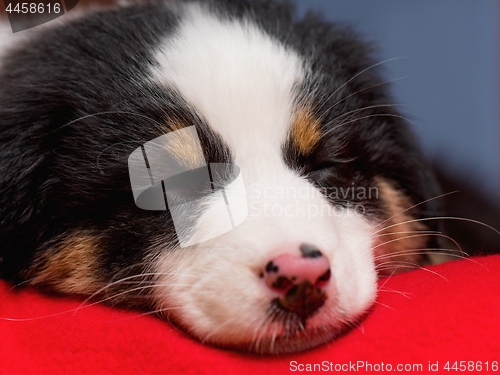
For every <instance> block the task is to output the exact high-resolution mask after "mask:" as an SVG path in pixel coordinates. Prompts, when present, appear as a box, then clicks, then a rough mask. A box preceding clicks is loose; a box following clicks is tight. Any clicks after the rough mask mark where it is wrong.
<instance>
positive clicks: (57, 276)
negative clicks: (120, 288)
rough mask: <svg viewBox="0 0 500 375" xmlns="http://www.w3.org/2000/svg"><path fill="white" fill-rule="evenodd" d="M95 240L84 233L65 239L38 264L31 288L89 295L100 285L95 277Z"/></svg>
mask: <svg viewBox="0 0 500 375" xmlns="http://www.w3.org/2000/svg"><path fill="white" fill-rule="evenodd" d="M98 246H99V245H98V239H97V238H96V237H95V236H93V235H91V234H89V233H85V232H76V233H73V234H72V235H70V236H68V237H66V239H65V240H63V241H62V242H61V243H60V244H59V245H58V246H56V247H55V248H53V249H52V250H51V251H49V252H48V253H47V254H44V255H43V256H42V258H41V259H40V261H39V265H38V267H37V268H38V272H37V273H36V276H35V277H34V278H33V279H32V284H45V285H50V286H51V288H52V289H53V290H55V291H58V292H62V293H71V294H87V295H88V294H91V293H94V292H95V291H97V290H98V289H99V288H100V287H102V285H103V284H104V283H103V282H102V281H101V280H99V277H98V276H97V275H98V274H99V261H98Z"/></svg>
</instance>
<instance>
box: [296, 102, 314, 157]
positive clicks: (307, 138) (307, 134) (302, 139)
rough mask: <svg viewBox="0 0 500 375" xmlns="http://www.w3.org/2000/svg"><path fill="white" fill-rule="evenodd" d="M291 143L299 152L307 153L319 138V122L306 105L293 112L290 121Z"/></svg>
mask: <svg viewBox="0 0 500 375" xmlns="http://www.w3.org/2000/svg"><path fill="white" fill-rule="evenodd" d="M291 136H292V143H293V145H294V146H295V148H297V150H299V152H300V153H302V154H304V155H308V154H310V153H311V152H312V150H313V149H314V147H315V146H316V144H317V143H318V141H319V140H320V138H321V131H320V123H319V120H318V119H317V118H316V117H315V116H314V114H313V112H312V110H311V109H310V108H308V107H301V108H299V109H298V110H297V112H295V115H294V118H293V123H292V133H291Z"/></svg>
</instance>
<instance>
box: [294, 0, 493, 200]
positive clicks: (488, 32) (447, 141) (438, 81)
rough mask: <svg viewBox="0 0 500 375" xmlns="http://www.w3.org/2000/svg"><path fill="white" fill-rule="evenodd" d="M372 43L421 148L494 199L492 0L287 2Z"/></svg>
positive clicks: (324, 0)
mask: <svg viewBox="0 0 500 375" xmlns="http://www.w3.org/2000/svg"><path fill="white" fill-rule="evenodd" d="M294 2H295V3H296V6H297V10H298V13H299V15H303V14H305V12H306V11H307V10H310V9H312V10H315V11H319V12H321V13H322V14H323V15H324V17H326V18H327V19H329V20H336V21H341V22H347V23H348V24H350V25H352V26H353V27H354V28H355V29H356V30H357V31H359V32H360V33H361V35H362V36H363V38H364V39H365V40H374V41H376V42H377V44H378V47H379V54H378V60H380V61H382V60H385V59H390V58H399V57H401V59H397V60H394V61H391V62H388V63H386V64H384V67H385V78H386V79H388V80H392V79H398V78H401V77H405V76H408V75H409V77H407V78H404V79H401V80H398V81H397V82H395V83H394V84H393V93H394V96H395V98H396V102H397V103H402V104H405V105H408V107H403V108H402V111H403V113H404V114H405V115H406V116H407V117H409V118H410V119H411V120H412V123H413V126H414V129H415V132H416V133H417V134H418V136H419V138H420V140H421V143H422V146H423V147H424V149H425V151H426V152H427V153H428V154H429V155H431V156H432V157H433V158H434V159H435V160H437V161H439V162H440V163H442V164H444V165H445V166H446V167H447V169H448V170H450V171H451V172H452V173H454V174H455V175H458V176H461V177H462V178H464V179H465V180H467V181H469V182H470V183H471V184H473V185H474V187H475V188H476V189H478V190H480V191H483V192H485V193H486V194H487V195H488V196H489V197H491V198H494V199H495V200H496V202H500V189H498V187H499V185H500V165H499V164H500V152H499V142H500V134H499V127H498V123H499V121H498V120H499V113H498V110H497V104H498V103H499V90H498V86H499V85H498V84H499V82H500V81H499V77H498V71H499V64H498V60H499V51H498V36H499V32H498V26H497V21H498V19H499V17H498V16H499V15H500V12H499V5H500V4H499V2H497V1H496V0H474V1H471V0H418V1H404V0H309V1H308V0H294Z"/></svg>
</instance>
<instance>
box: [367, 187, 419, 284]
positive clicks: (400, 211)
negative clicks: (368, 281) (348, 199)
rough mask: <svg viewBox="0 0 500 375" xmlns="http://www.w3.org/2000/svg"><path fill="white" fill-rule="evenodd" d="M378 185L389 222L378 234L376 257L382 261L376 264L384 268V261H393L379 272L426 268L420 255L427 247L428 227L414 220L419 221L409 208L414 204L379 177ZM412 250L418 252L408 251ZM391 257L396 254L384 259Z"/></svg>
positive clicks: (385, 273) (386, 272)
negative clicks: (424, 233)
mask: <svg viewBox="0 0 500 375" xmlns="http://www.w3.org/2000/svg"><path fill="white" fill-rule="evenodd" d="M376 184H377V187H378V189H379V197H380V199H381V200H382V206H383V208H384V210H385V212H386V217H387V219H386V220H387V221H386V222H384V224H383V228H384V229H383V230H381V231H380V232H379V233H377V234H376V241H375V244H374V246H375V249H374V255H375V257H382V259H379V260H377V259H376V262H375V263H376V264H377V265H381V264H382V263H384V262H390V263H388V264H386V265H381V267H382V269H381V270H379V274H380V275H381V276H388V275H392V274H394V273H399V272H402V271H405V270H408V269H411V268H412V264H413V265H414V268H416V267H418V266H419V265H420V266H421V265H424V264H425V256H423V255H422V254H421V253H423V252H424V251H425V250H423V249H426V248H427V243H428V240H429V238H428V236H427V235H422V234H421V232H422V231H425V230H427V227H426V226H425V225H424V224H423V223H422V222H420V221H412V220H414V219H416V218H415V217H414V216H413V215H412V213H411V210H408V209H409V208H410V207H412V206H413V203H412V202H411V201H410V199H409V198H408V197H407V196H406V195H405V194H404V193H403V192H401V191H399V190H397V189H396V188H394V186H393V185H392V184H391V183H390V182H389V181H387V180H385V179H383V178H377V179H376ZM405 210H407V211H405ZM409 221H412V222H409ZM377 229H380V227H377ZM419 249H422V250H419ZM411 250H416V251H412V252H408V251H411ZM416 253H419V254H416ZM389 254H394V255H393V256H388V257H384V255H389ZM398 263H399V264H400V266H398Z"/></svg>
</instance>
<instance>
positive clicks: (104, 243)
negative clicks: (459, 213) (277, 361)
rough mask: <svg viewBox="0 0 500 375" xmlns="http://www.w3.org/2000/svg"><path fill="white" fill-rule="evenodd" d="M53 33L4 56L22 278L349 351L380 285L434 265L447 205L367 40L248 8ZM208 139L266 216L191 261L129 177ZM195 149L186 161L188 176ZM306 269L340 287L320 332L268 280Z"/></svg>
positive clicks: (5, 198)
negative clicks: (323, 270)
mask: <svg viewBox="0 0 500 375" xmlns="http://www.w3.org/2000/svg"><path fill="white" fill-rule="evenodd" d="M2 27H3V25H2ZM35 30H36V29H34V30H31V31H30V32H29V34H26V35H29V38H25V40H24V41H23V42H22V43H10V44H9V43H7V44H8V47H5V48H4V49H3V50H2V51H0V57H1V60H0V82H1V84H0V126H1V127H0V142H1V144H2V146H1V147H0V160H1V163H0V240H1V243H2V246H1V249H0V256H1V260H0V274H1V275H2V277H3V278H6V279H10V280H13V281H14V282H22V281H26V282H27V283H28V284H33V285H39V286H43V287H44V288H47V289H50V290H53V291H58V292H62V293H76V294H81V295H87V296H92V297H94V298H96V299H98V300H104V301H107V302H109V303H117V304H121V305H127V306H139V307H142V308H146V309H152V310H157V311H158V312H160V313H161V314H162V315H163V316H165V317H166V318H167V319H168V320H170V321H172V322H174V323H175V324H177V325H179V326H180V327H182V328H183V329H185V330H186V331H188V332H190V333H192V334H193V335H194V336H196V337H197V338H199V339H200V340H202V341H204V342H209V343H213V344H216V345H221V346H225V347H239V348H245V349H249V350H252V351H259V352H282V351H295V350H301V349H305V348H308V347H311V346H313V345H317V344H319V343H322V342H325V341H327V340H329V339H331V338H333V337H334V336H336V335H337V334H338V333H339V332H341V331H342V330H343V329H345V328H346V327H347V326H349V325H351V324H354V323H355V322H357V321H358V320H359V319H360V318H361V317H362V316H363V315H364V314H365V313H366V312H367V311H368V310H369V308H370V306H371V305H372V304H373V302H374V300H375V297H376V292H377V287H376V281H377V274H388V273H392V272H394V271H397V270H398V266H399V265H408V264H409V263H411V264H418V263H422V261H423V259H422V258H421V257H420V256H418V255H412V254H415V253H419V252H420V251H416V252H415V251H413V252H412V250H414V249H417V250H418V249H424V248H426V247H428V246H429V241H430V240H431V238H430V237H429V236H425V235H424V234H425V233H428V232H425V231H426V230H429V229H434V228H433V222H429V223H428V222H425V221H424V222H421V221H414V220H413V219H420V218H425V217H427V216H429V215H432V213H433V211H434V210H435V208H434V203H433V202H434V201H432V200H431V201H429V202H427V203H425V202H424V201H426V200H427V199H429V198H433V197H434V196H436V194H437V192H436V187H435V185H434V182H433V178H432V176H431V174H430V172H429V168H428V167H427V164H426V162H425V160H424V159H423V157H422V156H421V154H420V151H419V150H418V147H417V146H416V145H415V143H414V141H413V135H412V134H411V132H410V130H409V128H408V126H407V124H406V123H405V121H404V120H403V119H402V117H401V116H400V114H399V113H398V112H396V110H395V109H394V108H393V107H392V106H391V104H393V103H394V101H393V99H391V97H390V96H389V94H388V88H387V84H386V83H385V82H384V81H383V80H382V79H381V78H380V77H379V74H378V72H377V66H376V64H375V61H374V60H372V58H371V57H370V48H369V47H368V46H367V45H366V44H364V43H362V42H360V41H359V40H358V39H357V37H356V36H355V35H354V34H353V33H351V32H350V31H349V30H347V29H344V28H341V27H338V26H336V25H332V24H330V23H328V22H326V21H324V20H323V19H321V18H320V17H318V16H315V15H308V16H306V17H305V18H304V19H301V20H296V19H295V16H294V15H293V12H292V9H291V7H290V6H289V5H287V4H281V3H275V2H268V1H246V0H220V1H219V0H218V1H215V0H214V1H203V2H202V1H200V2H197V1H184V2H175V1H172V2H168V1H167V2H158V3H154V4H150V5H129V6H125V7H122V8H119V9H115V10H105V11H100V12H99V11H98V12H92V13H90V14H88V15H83V16H79V17H76V18H75V19H73V20H71V22H61V24H57V25H56V24H54V25H52V26H51V25H50V24H47V25H46V26H44V27H43V28H42V29H41V30H39V31H38V32H35ZM0 31H1V30H0ZM4 34H5V35H7V34H8V33H3V31H2V33H1V35H2V36H3V35H4ZM9 35H10V34H9ZM2 45H3V44H2ZM192 125H194V126H195V127H196V131H197V133H198V135H199V137H200V143H201V146H202V149H203V154H204V158H205V161H206V162H207V163H224V164H225V165H228V166H230V165H235V166H237V167H238V168H239V169H240V171H241V176H242V178H243V180H244V184H245V191H246V197H245V198H246V202H247V205H248V207H247V208H248V216H247V218H246V219H245V220H244V221H243V222H242V223H241V224H240V225H238V226H237V227H236V228H235V229H233V230H231V231H229V232H227V233H224V234H222V235H220V236H218V237H216V238H213V239H211V240H209V241H202V242H201V243H198V244H195V245H192V246H186V247H183V248H180V246H179V243H178V239H177V237H176V233H175V230H174V225H173V222H172V217H171V215H170V213H169V211H168V210H166V211H147V210H142V209H140V208H138V207H137V206H136V204H135V202H134V197H133V194H132V189H131V183H130V179H129V171H128V168H127V160H128V157H129V155H130V154H131V153H132V152H133V151H134V150H135V149H137V148H138V147H140V146H141V145H143V144H145V143H146V142H148V141H150V140H152V139H155V138H157V137H160V136H162V135H164V134H168V133H169V132H172V131H175V130H179V129H183V128H186V127H189V126H192ZM190 147H191V146H189V144H186V143H182V146H181V145H179V149H178V150H177V151H176V153H177V154H178V155H182V160H185V161H186V163H188V164H189V160H190V157H191V158H195V156H194V152H193V150H192V149H191V148H190ZM193 163H195V162H193ZM195 164H196V163H195ZM228 190H230V189H228ZM339 192H341V193H339ZM363 192H364V194H362V193H363ZM334 193H335V194H334ZM227 194H231V191H228V192H227ZM422 202H424V203H422ZM217 203H218V202H216V201H215V200H214V198H213V197H211V196H210V194H209V192H208V191H207V194H206V198H205V201H204V203H203V211H202V213H201V214H200V216H199V217H198V218H197V220H196V222H195V225H194V229H193V231H192V233H191V234H190V235H191V238H192V243H197V238H198V237H200V236H203V235H204V234H205V233H210V232H212V231H217V230H219V228H218V227H217V226H218V223H219V218H220V217H221V216H222V215H225V212H223V211H221V210H220V207H221V206H220V204H217ZM417 204H418V205H417ZM414 205H417V206H416V207H415V208H412V209H410V208H411V207H413V206H414ZM424 224H425V225H424ZM299 249H300V250H299ZM304 249H309V250H307V251H309V253H310V254H313V255H314V254H317V252H318V251H319V252H320V254H321V256H322V257H324V258H326V260H327V261H328V264H329V270H330V271H331V277H330V276H329V275H330V274H328V277H329V279H328V280H327V281H326V283H323V284H321V293H320V294H321V297H318V298H316V300H315V301H316V303H317V306H316V307H315V308H314V311H313V312H311V313H307V314H305V315H301V314H298V313H297V312H296V311H295V310H290V311H288V310H287V309H286V307H285V308H284V307H283V306H284V305H283V304H279V303H278V304H276V301H277V300H279V298H281V297H280V296H281V294H280V292H279V291H276V290H274V289H273V288H271V287H270V286H269V285H267V284H266V280H270V277H271V276H268V274H266V275H264V274H265V273H266V272H267V273H269V272H272V268H273V267H272V266H273V264H272V263H270V261H271V260H273V259H277V258H279V257H280V256H282V255H283V254H287V256H291V257H300V256H305V254H304V251H305V250H304ZM301 251H302V255H301ZM405 252H407V255H406V256H405V255H404V253H405ZM388 253H394V254H395V256H396V255H397V256H398V257H397V258H387V259H388V260H389V261H393V260H395V259H396V260H397V261H393V262H390V263H385V260H384V254H388ZM312 258H314V256H312ZM281 259H282V262H283V264H285V261H283V258H281ZM314 261H315V260H314V259H313V260H311V261H309V260H307V262H309V263H310V264H313V263H312V262H314ZM292 262H293V261H292ZM304 262H305V261H304ZM307 262H305V263H304V264H309V263H307ZM269 264H271V267H268V269H267V270H266V265H269ZM318 264H319V263H318ZM305 267H306V266H305ZM307 267H308V266H307ZM311 267H313V266H311ZM272 280H275V279H272ZM324 280H326V278H324ZM267 282H268V283H269V281H267ZM273 282H274V281H273ZM273 285H275V284H273ZM317 290H319V289H317ZM318 306H319V307H318Z"/></svg>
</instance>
